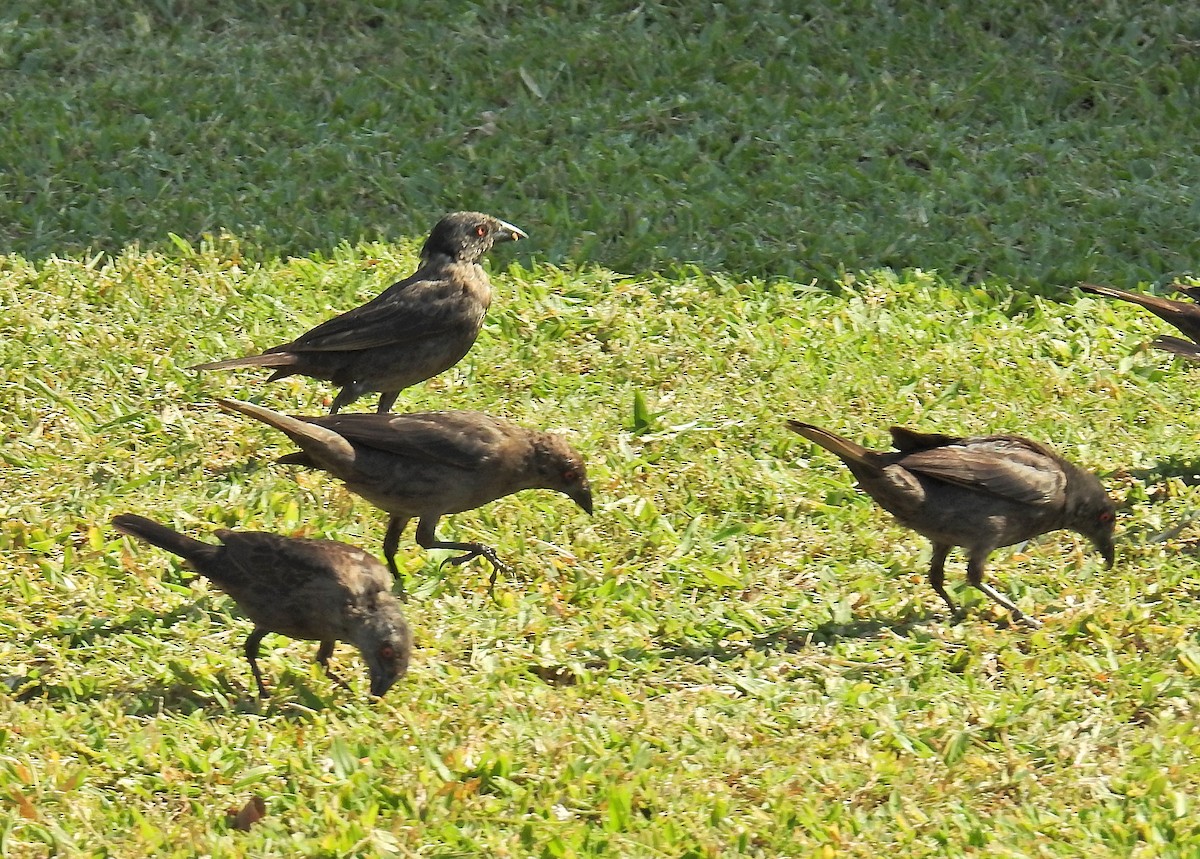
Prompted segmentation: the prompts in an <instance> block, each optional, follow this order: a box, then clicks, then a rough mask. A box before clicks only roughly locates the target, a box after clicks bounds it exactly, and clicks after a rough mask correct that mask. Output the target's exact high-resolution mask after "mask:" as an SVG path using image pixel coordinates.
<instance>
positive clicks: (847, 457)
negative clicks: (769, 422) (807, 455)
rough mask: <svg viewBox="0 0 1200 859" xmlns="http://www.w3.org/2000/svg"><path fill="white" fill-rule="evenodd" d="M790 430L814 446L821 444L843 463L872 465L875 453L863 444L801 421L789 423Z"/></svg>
mask: <svg viewBox="0 0 1200 859" xmlns="http://www.w3.org/2000/svg"><path fill="white" fill-rule="evenodd" d="M787 425H788V429H790V430H791V431H792V432H797V433H800V435H802V436H804V437H805V438H806V439H808V440H809V441H811V442H813V443H814V444H819V445H820V446H821V447H823V448H825V449H826V450H827V451H829V452H830V453H833V454H836V455H837V456H838V457H839V458H840V459H841V460H842V462H845V463H847V464H850V463H854V464H855V465H871V464H872V454H873V451H870V450H867V448H865V447H863V446H862V445H861V444H855V443H854V442H852V441H850V439H848V438H842V437H841V436H840V435H836V434H834V433H831V432H829V430H823V429H821V428H820V427H816V426H813V425H812V424H806V423H802V422H801V421H788V422H787Z"/></svg>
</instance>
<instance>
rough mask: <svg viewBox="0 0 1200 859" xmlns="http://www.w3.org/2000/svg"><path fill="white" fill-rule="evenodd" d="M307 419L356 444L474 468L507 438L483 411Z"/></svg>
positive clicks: (487, 458)
mask: <svg viewBox="0 0 1200 859" xmlns="http://www.w3.org/2000/svg"><path fill="white" fill-rule="evenodd" d="M303 420H305V421H308V422H309V423H314V424H317V425H318V426H322V427H325V428H327V429H331V430H333V431H334V432H336V433H338V434H339V435H341V436H342V437H343V438H345V439H346V440H347V441H349V442H350V443H351V444H354V445H362V446H363V447H369V448H373V449H375V450H380V451H384V452H385V453H390V454H394V455H396V456H401V457H404V458H405V459H410V460H414V461H416V462H425V463H433V464H437V465H449V466H452V467H454V468H462V469H467V470H472V471H473V470H477V469H481V468H485V467H486V466H487V465H488V463H489V462H490V461H491V460H492V459H493V458H494V457H495V456H496V455H497V454H498V453H499V449H500V446H501V444H502V442H503V441H504V439H505V433H504V432H503V429H502V427H503V424H502V423H501V422H500V421H499V420H497V419H496V418H493V417H491V416H489V415H485V414H482V413H480V412H415V413H412V414H404V415H379V414H374V415H372V414H361V413H355V414H346V415H328V416H325V417H320V418H303Z"/></svg>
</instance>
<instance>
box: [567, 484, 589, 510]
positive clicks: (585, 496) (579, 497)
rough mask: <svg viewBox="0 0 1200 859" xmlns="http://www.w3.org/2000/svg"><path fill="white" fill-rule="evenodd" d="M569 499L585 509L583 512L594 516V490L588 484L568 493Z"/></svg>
mask: <svg viewBox="0 0 1200 859" xmlns="http://www.w3.org/2000/svg"><path fill="white" fill-rule="evenodd" d="M567 497H568V498H570V499H571V500H572V501H574V502H575V503H576V504H578V505H579V506H580V507H581V508H583V512H584V513H586V514H587V515H589V516H591V515H592V488H591V487H590V486H587V485H586V484H585V485H583V486H580V487H579V488H578V489H573V490H571V491H570V492H568V493H567Z"/></svg>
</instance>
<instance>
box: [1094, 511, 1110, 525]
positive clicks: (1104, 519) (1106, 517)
mask: <svg viewBox="0 0 1200 859" xmlns="http://www.w3.org/2000/svg"><path fill="white" fill-rule="evenodd" d="M1097 518H1099V520H1100V521H1101V522H1103V523H1104V524H1105V525H1107V524H1108V523H1109V522H1111V521H1112V520H1113V518H1114V516H1113V514H1112V511H1111V510H1105V511H1104V512H1103V513H1101V514H1100V515H1099V517H1097Z"/></svg>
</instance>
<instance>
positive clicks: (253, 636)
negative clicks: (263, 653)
mask: <svg viewBox="0 0 1200 859" xmlns="http://www.w3.org/2000/svg"><path fill="white" fill-rule="evenodd" d="M268 632H270V630H267V629H262V628H261V627H255V629H254V632H252V633H250V637H249V638H247V639H246V659H248V660H250V670H251V671H252V672H254V682H255V683H257V684H258V697H259V698H269V697H270V695H269V694H268V693H267V687H266V686H264V685H263V679H262V672H261V671H259V670H258V645H259V643H260V642H261V641H262V640H263V637H264V636H265V635H266V634H267V633H268Z"/></svg>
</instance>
